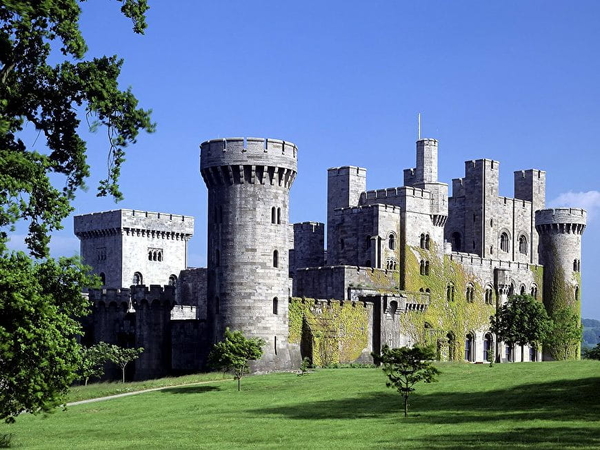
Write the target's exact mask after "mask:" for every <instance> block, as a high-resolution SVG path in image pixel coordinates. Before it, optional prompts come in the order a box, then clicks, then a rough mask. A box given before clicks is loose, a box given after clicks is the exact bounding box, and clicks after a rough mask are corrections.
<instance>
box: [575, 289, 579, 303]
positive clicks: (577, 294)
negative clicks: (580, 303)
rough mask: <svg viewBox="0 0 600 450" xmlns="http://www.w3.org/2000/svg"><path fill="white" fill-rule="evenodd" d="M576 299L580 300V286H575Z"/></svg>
mask: <svg viewBox="0 0 600 450" xmlns="http://www.w3.org/2000/svg"><path fill="white" fill-rule="evenodd" d="M575 300H579V286H575Z"/></svg>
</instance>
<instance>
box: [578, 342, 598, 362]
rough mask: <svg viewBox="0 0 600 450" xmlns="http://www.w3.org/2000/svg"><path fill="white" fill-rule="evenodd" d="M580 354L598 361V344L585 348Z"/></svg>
mask: <svg viewBox="0 0 600 450" xmlns="http://www.w3.org/2000/svg"><path fill="white" fill-rule="evenodd" d="M582 356H583V358H584V359H596V360H598V361H600V344H597V345H596V346H595V347H592V348H587V349H585V350H584V351H583V352H582Z"/></svg>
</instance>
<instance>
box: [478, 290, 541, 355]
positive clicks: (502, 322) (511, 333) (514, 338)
mask: <svg viewBox="0 0 600 450" xmlns="http://www.w3.org/2000/svg"><path fill="white" fill-rule="evenodd" d="M490 323H491V330H492V332H493V333H496V336H497V337H498V340H500V341H504V342H505V343H506V344H508V345H514V344H517V345H520V346H524V345H526V344H530V345H531V346H532V347H534V348H538V347H539V345H540V344H541V343H542V342H544V340H545V339H546V337H547V336H548V334H549V333H550V330H551V326H552V321H551V320H550V318H549V317H548V313H547V312H546V308H544V305H543V304H542V303H541V302H538V301H537V300H536V299H534V298H533V297H532V296H530V295H515V296H512V297H510V298H509V299H508V301H507V302H506V303H505V304H504V305H502V307H501V308H500V309H499V310H498V311H497V313H496V315H495V316H491V317H490ZM523 360H524V352H521V361H523Z"/></svg>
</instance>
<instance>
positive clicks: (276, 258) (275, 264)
mask: <svg viewBox="0 0 600 450" xmlns="http://www.w3.org/2000/svg"><path fill="white" fill-rule="evenodd" d="M273 267H279V252H278V251H277V250H273Z"/></svg>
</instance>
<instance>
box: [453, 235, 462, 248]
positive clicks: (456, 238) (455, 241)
mask: <svg viewBox="0 0 600 450" xmlns="http://www.w3.org/2000/svg"><path fill="white" fill-rule="evenodd" d="M451 244H452V250H453V251H455V252H460V251H462V243H461V237H460V233H459V232H458V231H455V232H454V233H452V241H451Z"/></svg>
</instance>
